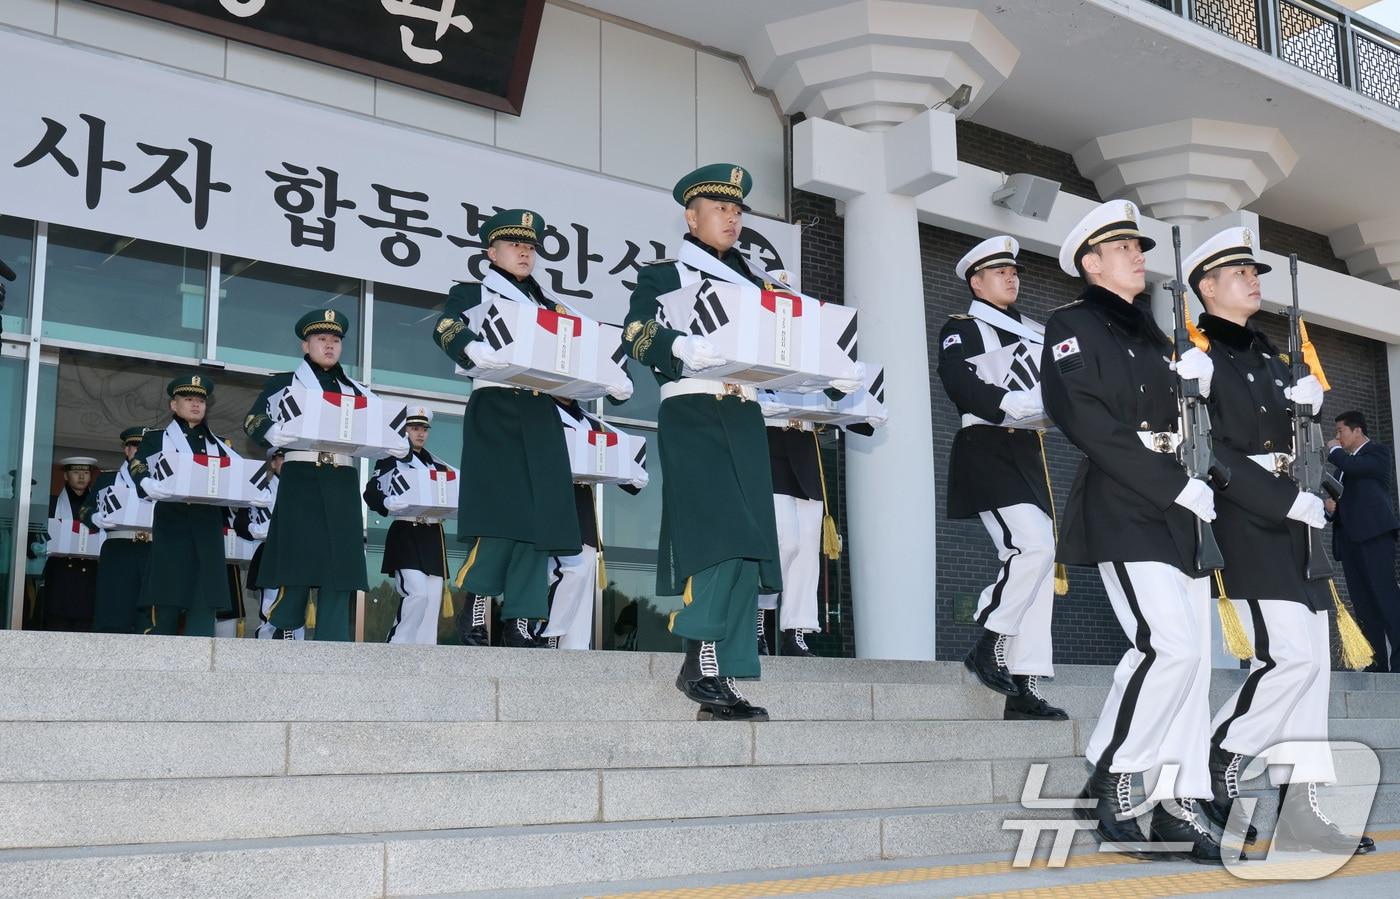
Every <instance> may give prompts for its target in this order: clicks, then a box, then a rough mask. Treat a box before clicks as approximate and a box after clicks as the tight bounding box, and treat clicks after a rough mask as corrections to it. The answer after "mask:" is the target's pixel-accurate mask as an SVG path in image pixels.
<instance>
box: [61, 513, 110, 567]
mask: <svg viewBox="0 0 1400 899" xmlns="http://www.w3.org/2000/svg"><path fill="white" fill-rule="evenodd" d="M106 539H107V533H106V532H105V531H102V530H98V529H96V528H89V527H88V526H87V525H85V524H83V523H82V522H81V521H78V520H77V519H76V518H75V519H73V520H72V521H69V520H68V519H66V518H50V519H49V555H51V556H68V557H71V558H75V559H95V558H97V557H98V556H99V555H101V554H102V542H103V541H104V540H106Z"/></svg>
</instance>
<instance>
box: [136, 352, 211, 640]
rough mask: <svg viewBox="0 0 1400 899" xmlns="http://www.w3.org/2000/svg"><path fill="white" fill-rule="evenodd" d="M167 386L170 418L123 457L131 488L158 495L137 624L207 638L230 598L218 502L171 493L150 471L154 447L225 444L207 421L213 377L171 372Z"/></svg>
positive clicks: (191, 449) (198, 449)
mask: <svg viewBox="0 0 1400 899" xmlns="http://www.w3.org/2000/svg"><path fill="white" fill-rule="evenodd" d="M165 392H166V394H167V395H168V396H169V397H170V411H171V413H172V419H171V423H170V425H168V426H167V427H165V428H151V429H150V430H148V431H146V435H145V436H144V437H143V438H142V439H141V446H140V447H139V448H138V449H137V450H136V455H135V456H134V457H132V459H131V461H130V462H128V463H127V470H128V471H130V472H131V479H132V480H133V481H135V482H136V489H137V491H138V492H139V493H140V494H141V496H143V497H147V498H150V499H152V500H155V502H156V509H155V513H154V515H153V516H152V517H153V526H152V528H151V560H150V565H149V567H148V568H147V570H146V579H145V581H144V583H143V584H142V586H141V602H140V608H141V612H140V615H141V620H140V622H139V624H140V629H141V632H142V633H146V634H167V635H169V634H175V633H183V634H184V635H185V636H187V637H212V636H214V616H215V613H216V612H218V611H219V610H220V609H225V608H227V607H228V604H229V588H228V580H227V573H228V572H227V568H226V567H225V561H224V514H225V513H224V508H223V507H222V506H212V505H202V504H199V503H186V502H180V501H179V500H178V499H172V498H171V494H170V493H169V492H167V491H166V489H165V488H163V487H162V486H161V484H160V483H159V482H158V481H157V480H156V479H155V478H153V477H151V470H150V460H151V457H152V456H154V455H155V454H157V453H172V452H188V453H194V454H204V455H209V456H222V455H227V454H228V453H229V448H228V447H227V446H226V445H225V444H223V443H222V442H221V441H220V440H219V439H218V438H217V437H215V436H214V432H213V431H211V430H209V425H208V424H207V421H206V412H207V410H208V403H209V402H210V401H211V400H212V399H213V397H214V382H213V381H211V380H210V379H209V377H208V376H207V375H197V374H189V375H182V376H180V377H178V378H174V379H172V380H171V381H170V383H169V384H167V385H166V387H165ZM181 443H183V444H184V446H181V445H180V444H181ZM182 616H183V618H184V624H183V629H181V617H182Z"/></svg>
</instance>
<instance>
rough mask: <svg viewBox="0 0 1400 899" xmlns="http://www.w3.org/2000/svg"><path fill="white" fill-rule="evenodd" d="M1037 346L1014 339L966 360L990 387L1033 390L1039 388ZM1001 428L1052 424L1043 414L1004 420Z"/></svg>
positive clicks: (1039, 350) (1035, 427) (1051, 426)
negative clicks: (1014, 340)
mask: <svg viewBox="0 0 1400 899" xmlns="http://www.w3.org/2000/svg"><path fill="white" fill-rule="evenodd" d="M1040 353H1041V345H1040V344H1038V343H1032V342H1031V341H1029V340H1018V341H1016V342H1015V343H1008V344H1007V345H1006V346H1004V347H1001V348H999V349H995V350H992V351H990V352H987V353H982V354H981V355H980V356H972V357H970V358H969V359H968V360H967V361H968V362H971V363H972V367H973V368H974V369H976V370H977V377H979V378H981V379H982V380H983V381H986V382H987V383H988V384H991V385H992V386H994V387H1003V388H1005V389H1007V390H1037V389H1039V387H1040ZM1001 424H1002V426H1003V427H1008V428H1025V429H1027V430H1033V429H1037V428H1053V427H1054V426H1055V423H1054V422H1053V421H1051V420H1050V418H1049V417H1047V416H1043V415H1041V416H1036V417H1034V418H1025V419H1010V418H1007V419H1004V420H1003V421H1002V423H1001Z"/></svg>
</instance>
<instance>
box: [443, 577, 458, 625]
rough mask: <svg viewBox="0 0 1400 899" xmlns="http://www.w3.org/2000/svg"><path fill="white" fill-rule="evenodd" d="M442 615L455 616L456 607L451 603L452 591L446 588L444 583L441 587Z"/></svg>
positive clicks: (445, 616) (444, 616)
mask: <svg viewBox="0 0 1400 899" xmlns="http://www.w3.org/2000/svg"><path fill="white" fill-rule="evenodd" d="M442 617H443V618H456V617H457V607H456V606H454V605H453V604H452V591H451V590H449V589H447V585H446V584H444V585H443V587H442Z"/></svg>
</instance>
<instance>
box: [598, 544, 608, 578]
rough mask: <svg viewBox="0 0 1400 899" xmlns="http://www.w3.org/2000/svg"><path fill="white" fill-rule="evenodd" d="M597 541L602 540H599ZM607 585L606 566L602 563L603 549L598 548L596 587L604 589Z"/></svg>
mask: <svg viewBox="0 0 1400 899" xmlns="http://www.w3.org/2000/svg"><path fill="white" fill-rule="evenodd" d="M598 542H599V543H601V542H602V541H601V540H599V541H598ZM607 586H608V566H607V565H604V564H603V551H602V550H601V549H600V550H598V589H600V590H604V589H607Z"/></svg>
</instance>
